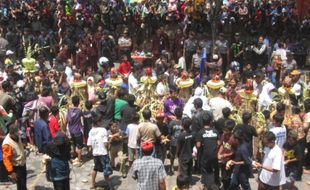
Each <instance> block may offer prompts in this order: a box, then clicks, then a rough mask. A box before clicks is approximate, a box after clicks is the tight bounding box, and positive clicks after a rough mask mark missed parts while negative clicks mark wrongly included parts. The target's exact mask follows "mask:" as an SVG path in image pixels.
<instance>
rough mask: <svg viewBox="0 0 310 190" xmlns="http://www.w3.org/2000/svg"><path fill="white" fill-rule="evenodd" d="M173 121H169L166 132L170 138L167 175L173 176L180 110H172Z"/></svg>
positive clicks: (180, 128) (180, 125)
mask: <svg viewBox="0 0 310 190" xmlns="http://www.w3.org/2000/svg"><path fill="white" fill-rule="evenodd" d="M174 115H175V117H176V118H175V119H173V120H171V121H170V122H169V125H168V131H169V136H170V166H169V174H171V175H173V173H174V167H173V166H174V159H175V156H176V150H177V140H178V137H179V136H180V134H181V133H182V121H181V119H182V108H179V107H178V108H176V109H175V110H174Z"/></svg>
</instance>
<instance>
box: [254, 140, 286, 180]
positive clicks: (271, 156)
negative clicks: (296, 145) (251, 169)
mask: <svg viewBox="0 0 310 190" xmlns="http://www.w3.org/2000/svg"><path fill="white" fill-rule="evenodd" d="M264 153H265V156H264V162H263V166H266V167H272V168H273V169H275V170H279V171H278V172H269V171H267V170H265V169H262V172H261V173H260V175H259V179H260V181H262V182H263V183H265V184H267V185H270V186H280V185H283V184H285V183H286V177H285V168H284V157H283V153H282V150H281V148H280V147H279V146H278V145H275V146H274V147H273V148H272V149H270V148H265V150H264Z"/></svg>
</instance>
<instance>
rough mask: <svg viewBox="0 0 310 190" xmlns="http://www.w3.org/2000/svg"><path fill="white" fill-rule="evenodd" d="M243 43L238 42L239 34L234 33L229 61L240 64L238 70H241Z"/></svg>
mask: <svg viewBox="0 0 310 190" xmlns="http://www.w3.org/2000/svg"><path fill="white" fill-rule="evenodd" d="M243 48H244V47H243V43H242V42H241V41H240V33H238V32H237V33H235V40H234V42H233V43H232V44H231V47H230V51H231V53H230V55H231V59H230V60H231V61H237V62H238V63H240V70H241V71H242V70H243V61H244V60H243Z"/></svg>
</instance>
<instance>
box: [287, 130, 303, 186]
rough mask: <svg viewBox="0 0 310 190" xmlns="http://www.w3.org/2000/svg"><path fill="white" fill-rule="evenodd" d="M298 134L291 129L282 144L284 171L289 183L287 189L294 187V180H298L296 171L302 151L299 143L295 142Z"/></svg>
mask: <svg viewBox="0 0 310 190" xmlns="http://www.w3.org/2000/svg"><path fill="white" fill-rule="evenodd" d="M297 138H298V134H297V133H296V132H295V131H291V132H290V133H289V134H288V138H287V141H286V142H285V144H284V146H283V147H284V158H285V162H284V164H285V173H286V176H287V181H288V184H289V187H288V188H289V189H294V182H295V181H296V180H300V177H298V171H299V170H300V168H301V167H302V165H301V158H302V153H301V149H300V146H299V144H298V143H297Z"/></svg>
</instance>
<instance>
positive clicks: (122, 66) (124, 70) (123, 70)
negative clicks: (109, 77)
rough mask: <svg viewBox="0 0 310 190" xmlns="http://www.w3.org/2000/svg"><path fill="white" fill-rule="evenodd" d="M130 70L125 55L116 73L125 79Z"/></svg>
mask: <svg viewBox="0 0 310 190" xmlns="http://www.w3.org/2000/svg"><path fill="white" fill-rule="evenodd" d="M130 70H131V63H130V62H129V61H128V58H127V56H126V55H123V56H122V59H121V62H120V64H119V66H118V68H117V72H119V73H120V74H121V75H122V76H124V77H127V76H128V74H129V72H130Z"/></svg>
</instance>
